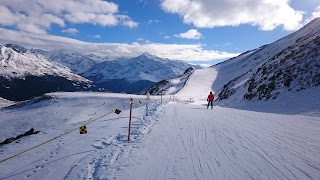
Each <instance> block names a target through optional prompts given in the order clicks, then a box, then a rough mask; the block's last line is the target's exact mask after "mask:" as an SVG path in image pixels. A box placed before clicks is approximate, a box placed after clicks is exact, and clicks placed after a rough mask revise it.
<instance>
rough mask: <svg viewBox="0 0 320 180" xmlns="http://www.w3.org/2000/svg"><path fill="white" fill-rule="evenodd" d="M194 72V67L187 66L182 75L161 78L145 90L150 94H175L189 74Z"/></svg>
mask: <svg viewBox="0 0 320 180" xmlns="http://www.w3.org/2000/svg"><path fill="white" fill-rule="evenodd" d="M193 72H194V68H192V67H190V68H188V69H187V70H186V71H185V72H184V73H183V75H180V76H178V77H175V78H172V79H167V80H162V81H160V82H158V83H157V84H156V85H154V86H153V87H151V88H150V89H149V90H148V91H147V92H149V93H150V94H151V95H161V94H162V95H173V94H176V93H177V92H178V91H180V89H181V88H182V87H183V86H184V85H185V83H186V81H187V80H188V78H189V76H190V75H191V74H192V73H193Z"/></svg>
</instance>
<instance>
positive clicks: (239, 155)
mask: <svg viewBox="0 0 320 180" xmlns="http://www.w3.org/2000/svg"><path fill="white" fill-rule="evenodd" d="M216 71H217V70H216V69H215V68H207V69H199V70H196V71H195V72H194V73H193V74H192V75H191V76H190V78H189V80H188V81H187V83H186V86H185V87H184V88H183V89H182V90H181V91H180V92H179V93H178V94H177V95H176V99H174V101H173V99H171V100H169V98H170V97H169V96H163V104H160V97H158V96H151V100H149V101H147V100H146V97H145V96H138V95H130V94H108V93H53V94H49V95H50V96H52V97H54V98H53V99H46V100H42V101H39V102H34V103H32V102H29V103H25V104H24V105H23V104H22V105H20V106H15V107H7V108H2V109H1V110H0V116H1V120H0V125H1V126H2V127H6V128H4V129H3V130H2V131H1V132H0V133H1V134H0V137H1V141H3V140H4V139H5V138H9V137H15V136H17V135H19V134H21V133H24V132H25V131H27V130H29V129H30V128H31V127H33V128H34V129H35V130H38V131H40V133H39V134H36V135H31V136H27V137H24V138H22V139H20V140H17V142H19V143H16V142H13V143H11V144H8V145H4V146H0V159H4V158H7V157H9V156H12V155H14V154H16V153H19V152H21V151H23V150H26V149H28V148H31V147H33V146H36V145H37V144H40V143H42V142H44V141H46V140H49V139H51V138H54V137H56V136H58V135H60V134H63V133H65V132H67V131H70V130H72V129H77V128H78V127H80V126H81V125H83V124H85V123H87V122H89V121H91V120H93V119H95V118H98V117H101V116H102V115H104V114H106V113H109V112H112V111H113V110H114V109H115V108H119V109H120V110H122V112H121V114H120V115H117V114H115V113H111V114H109V115H107V116H105V117H103V118H101V119H98V120H97V121H95V122H93V123H90V124H88V125H87V128H88V134H86V135H80V134H79V132H78V130H76V131H74V132H71V133H69V134H67V135H65V136H62V137H60V138H57V139H55V140H53V141H51V142H49V143H47V144H44V145H42V146H40V147H37V148H35V149H33V150H30V151H28V152H26V153H24V154H21V155H19V156H17V157H14V158H12V159H9V160H7V161H5V162H2V163H0V166H1V171H0V179H183V180H185V179H318V177H320V155H319V150H320V139H319V138H318V137H320V131H319V129H320V113H319V112H320V111H319V107H320V106H319V102H320V101H316V100H314V101H311V102H308V100H310V99H312V97H311V96H308V94H309V95H310V93H316V89H310V90H309V92H305V93H303V91H302V92H300V93H299V94H298V95H301V96H302V97H303V96H304V97H309V99H308V98H307V99H304V98H301V99H299V98H297V99H296V101H291V100H292V99H293V98H292V97H291V98H287V99H279V100H275V101H274V102H273V103H274V104H278V105H281V104H280V100H281V102H282V103H284V102H287V103H293V104H294V105H296V106H298V105H300V104H303V105H304V106H303V107H304V108H302V109H300V110H301V111H296V110H298V109H299V108H296V109H290V108H286V105H285V104H282V105H284V106H281V107H282V109H278V107H277V106H275V107H273V106H271V105H267V106H263V105H261V104H260V105H261V107H268V108H267V109H263V108H259V103H258V102H252V104H253V105H252V106H251V105H250V104H249V105H246V104H242V105H241V106H240V105H239V107H234V108H230V107H225V106H224V105H222V106H218V105H217V104H215V106H214V108H213V109H212V110H211V109H206V106H205V105H206V101H205V99H204V97H205V95H206V94H207V93H208V91H210V90H211V87H212V84H214V82H215V81H213V82H212V81H211V82H210V81H208V79H210V78H211V80H212V79H213V80H214V77H215V74H216ZM193 83H195V84H193ZM288 96H289V95H288ZM130 97H132V98H133V99H134V102H135V103H134V106H133V119H132V129H131V141H130V142H128V141H127V128H128V119H129V99H130ZM189 97H192V98H194V99H193V102H190V101H185V98H186V99H187V98H189ZM310 97H311V98H310ZM315 97H316V98H318V97H320V96H319V95H318V94H316V95H315ZM139 100H140V101H142V103H141V104H140V103H139V102H138V101H139ZM282 100H283V101H282ZM216 103H218V102H216ZM255 104H257V106H254V105H255ZM271 104H272V103H271ZM146 106H148V108H146ZM241 107H242V108H241ZM245 107H247V109H246V108H245ZM312 107H313V108H312ZM255 109H256V110H255ZM267 110H270V111H267Z"/></svg>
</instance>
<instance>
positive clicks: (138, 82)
mask: <svg viewBox="0 0 320 180" xmlns="http://www.w3.org/2000/svg"><path fill="white" fill-rule="evenodd" d="M191 66H192V65H190V64H187V63H185V62H182V61H173V60H169V59H162V58H159V57H156V56H153V55H150V54H148V53H144V54H142V55H140V56H138V57H134V58H130V59H125V58H123V59H116V60H113V61H105V62H102V63H100V64H96V65H94V66H93V67H92V68H90V69H89V70H88V71H87V72H84V73H82V74H81V75H82V76H83V77H86V78H88V79H90V80H92V81H94V82H95V83H96V84H97V85H98V86H99V87H103V88H104V89H105V90H108V91H111V92H126V93H145V91H146V90H147V89H148V88H150V87H151V86H153V85H155V84H156V83H157V82H159V81H161V80H164V79H169V78H173V77H176V76H178V75H181V74H183V73H184V71H185V70H186V69H188V68H189V67H191Z"/></svg>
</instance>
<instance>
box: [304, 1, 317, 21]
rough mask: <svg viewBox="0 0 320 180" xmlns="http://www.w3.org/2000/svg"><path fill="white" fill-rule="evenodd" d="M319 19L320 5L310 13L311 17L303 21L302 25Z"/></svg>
mask: <svg viewBox="0 0 320 180" xmlns="http://www.w3.org/2000/svg"><path fill="white" fill-rule="evenodd" d="M318 17H320V5H319V6H318V7H317V8H316V9H315V11H314V12H313V13H312V15H311V17H309V18H308V19H306V20H305V22H304V24H308V23H309V22H310V21H312V20H313V19H315V18H318Z"/></svg>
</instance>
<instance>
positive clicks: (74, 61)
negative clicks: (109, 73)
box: [34, 49, 108, 74]
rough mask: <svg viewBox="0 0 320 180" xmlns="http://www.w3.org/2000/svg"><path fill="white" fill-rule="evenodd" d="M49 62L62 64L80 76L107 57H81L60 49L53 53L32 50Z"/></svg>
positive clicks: (92, 55)
mask: <svg viewBox="0 0 320 180" xmlns="http://www.w3.org/2000/svg"><path fill="white" fill-rule="evenodd" d="M34 51H36V52H38V53H40V54H42V55H44V56H45V57H47V58H48V59H50V60H51V61H56V62H58V63H60V64H63V65H65V66H67V67H68V68H70V69H71V70H72V71H73V72H75V73H77V74H80V73H83V72H85V71H87V70H88V69H90V68H91V67H92V66H93V65H95V64H98V63H99V61H100V62H101V61H105V60H108V57H104V58H103V57H100V56H97V55H94V54H88V55H83V54H80V53H77V52H74V51H71V50H66V49H60V50H54V51H43V50H34Z"/></svg>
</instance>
